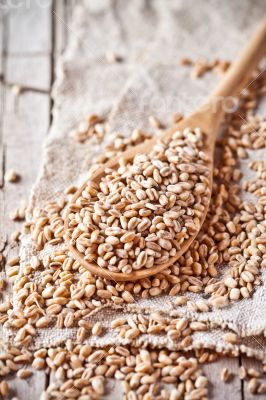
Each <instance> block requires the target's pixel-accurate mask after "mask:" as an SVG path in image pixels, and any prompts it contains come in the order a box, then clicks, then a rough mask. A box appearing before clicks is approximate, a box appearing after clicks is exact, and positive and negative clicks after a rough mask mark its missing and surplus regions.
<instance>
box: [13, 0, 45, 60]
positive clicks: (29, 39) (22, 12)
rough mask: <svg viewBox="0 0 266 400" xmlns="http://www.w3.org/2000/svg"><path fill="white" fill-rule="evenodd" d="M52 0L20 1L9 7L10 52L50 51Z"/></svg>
mask: <svg viewBox="0 0 266 400" xmlns="http://www.w3.org/2000/svg"><path fill="white" fill-rule="evenodd" d="M51 7H52V1H51V0H42V1H39V0H31V1H20V2H18V4H17V6H16V7H14V6H13V7H12V5H11V6H10V8H9V13H8V20H7V30H8V47H7V51H8V53H9V54H17V55H19V54H24V55H25V54H32V53H50V52H51V48H52V46H51V37H52V12H51Z"/></svg>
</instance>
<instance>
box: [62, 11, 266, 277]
mask: <svg viewBox="0 0 266 400" xmlns="http://www.w3.org/2000/svg"><path fill="white" fill-rule="evenodd" d="M265 53H266V18H265V19H264V20H263V22H262V24H261V25H260V26H259V28H258V29H257V31H256V32H255V34H254V36H253V37H252V38H251V40H250V41H249V43H248V44H247V46H246V47H245V48H244V50H243V51H242V52H241V53H240V55H239V57H238V58H237V60H236V61H235V62H234V63H233V64H232V66H231V67H230V68H229V70H228V71H227V73H226V75H225V77H224V78H223V80H222V81H221V82H220V83H219V85H218V86H217V88H216V89H215V90H214V91H213V93H212V94H211V95H210V97H209V98H208V99H207V101H206V102H205V103H204V104H203V105H201V106H200V107H199V108H198V109H197V110H196V111H194V112H193V113H192V114H191V115H190V116H188V117H187V118H185V119H184V120H182V121H181V122H179V123H178V124H176V125H174V126H173V127H172V128H170V129H169V130H167V131H165V132H164V133H163V134H162V135H161V138H163V139H169V138H171V136H172V135H173V133H174V132H176V131H177V130H183V129H185V128H186V127H189V128H190V129H192V130H193V129H195V128H200V129H201V131H202V132H204V133H205V134H206V135H207V137H208V140H207V141H206V143H205V148H204V149H203V150H204V151H205V152H206V153H207V154H208V155H209V157H210V160H211V162H210V164H209V168H210V176H212V170H213V151H214V145H215V140H216V133H217V130H218V126H219V124H220V123H221V121H222V118H223V116H224V113H225V111H224V109H225V108H226V106H228V99H229V100H232V98H229V96H234V95H236V94H239V93H240V91H241V90H242V89H244V85H245V84H246V83H247V81H248V79H249V78H250V74H251V72H252V71H253V70H254V68H255V67H256V66H257V64H258V62H259V61H260V60H261V58H262V56H263V55H265ZM157 140H158V138H153V139H151V140H147V141H145V142H144V143H142V144H140V145H138V146H136V147H133V148H130V149H129V150H127V151H125V152H124V153H122V154H121V155H119V156H117V157H115V158H113V159H112V160H110V161H108V162H107V163H106V164H104V165H103V166H102V167H99V168H98V170H97V171H96V172H95V173H93V174H92V176H91V177H90V179H89V181H90V182H95V183H98V182H99V181H100V179H101V178H102V177H103V176H104V175H105V170H106V168H113V169H115V168H117V167H118V164H119V159H121V158H123V159H125V160H129V161H131V160H132V159H133V158H134V157H135V156H136V155H137V154H142V153H149V152H150V151H151V150H152V148H153V146H154V144H155V142H156V141H157ZM86 185H87V182H85V183H84V184H83V186H82V187H81V188H80V189H79V190H78V191H77V192H76V193H75V195H74V196H73V199H72V203H75V201H76V200H77V199H78V197H79V196H80V195H81V193H82V191H83V190H84V189H85V187H86ZM211 186H212V182H211ZM210 197H211V191H210ZM209 201H210V198H209ZM207 211H208V207H206V210H205V212H204V213H203V216H202V219H201V225H202V224H203V222H204V220H205V218H206V214H207ZM67 221H68V217H66V228H67V227H68V225H67V224H68V222H67ZM197 234H198V232H197V233H196V234H195V235H193V236H190V237H189V239H187V240H186V241H185V242H184V243H183V244H182V247H181V249H180V250H179V251H178V252H177V254H176V255H175V256H174V257H171V258H170V259H169V260H168V261H167V262H166V263H164V264H161V265H155V266H153V267H152V268H147V269H146V268H143V269H140V270H137V271H133V272H131V273H128V274H125V273H123V272H111V271H109V270H108V269H107V268H102V267H99V266H98V265H97V264H96V263H95V264H93V263H90V262H88V261H86V260H84V258H83V254H82V253H80V252H79V251H78V250H77V249H76V248H75V247H74V246H72V245H70V246H69V249H70V252H71V253H72V254H73V256H74V258H75V259H76V260H78V261H79V262H80V263H81V264H82V265H83V266H84V267H86V268H87V269H88V270H89V271H90V272H92V273H93V274H94V275H98V276H101V277H102V278H106V279H108V280H114V281H134V280H137V279H142V278H146V277H148V276H151V275H155V274H156V273H158V272H160V271H162V270H164V269H165V268H167V267H169V266H170V265H172V264H173V263H174V262H175V261H176V260H178V258H180V256H181V255H182V254H183V253H184V252H185V251H186V250H187V249H188V248H189V246H190V245H191V243H192V242H193V240H194V239H195V237H196V236H197Z"/></svg>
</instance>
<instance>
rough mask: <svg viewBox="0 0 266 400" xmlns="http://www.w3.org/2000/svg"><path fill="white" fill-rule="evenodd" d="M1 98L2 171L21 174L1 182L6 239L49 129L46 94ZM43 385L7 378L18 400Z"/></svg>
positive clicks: (39, 378) (11, 250) (40, 380)
mask: <svg viewBox="0 0 266 400" xmlns="http://www.w3.org/2000/svg"><path fill="white" fill-rule="evenodd" d="M5 98H6V108H5V114H4V117H3V133H4V135H3V141H4V146H5V170H8V169H11V168H13V169H15V170H16V171H17V172H19V173H20V174H21V180H20V181H19V182H18V183H15V184H11V183H5V184H4V187H3V189H2V196H1V197H2V204H1V206H0V207H1V208H0V210H1V209H2V210H3V208H4V215H3V218H1V224H0V237H3V238H5V237H6V236H7V237H8V238H9V236H10V233H12V232H13V231H14V230H17V229H18V230H20V228H21V223H19V222H14V221H11V220H10V219H9V217H8V215H9V213H10V211H12V210H14V209H15V208H17V207H18V206H19V205H20V201H21V199H25V200H27V198H28V196H29V193H30V189H31V186H32V184H33V182H34V181H35V179H36V177H37V174H38V170H39V167H40V162H41V159H42V157H41V154H42V142H43V140H44V137H45V135H46V133H47V129H48V126H49V116H50V106H49V105H50V99H49V95H48V94H44V93H36V92H26V93H24V94H22V95H21V96H20V97H19V98H17V97H14V94H13V93H12V91H11V89H10V88H8V87H7V89H6V96H5ZM1 197H0V200H1ZM3 203H4V204H3ZM1 212H2V211H1ZM18 250H19V249H18V246H17V245H15V244H14V242H9V243H8V245H7V246H6V249H5V255H6V257H7V258H8V257H11V256H14V255H17V254H18ZM11 290H12V287H11V285H9V292H10V293H11ZM45 382H46V378H45V375H44V373H43V372H40V373H37V374H34V376H33V377H32V378H31V379H30V381H29V382H24V381H21V380H19V379H11V380H10V382H9V383H10V387H11V389H12V390H14V393H15V394H16V395H17V396H18V397H19V399H20V400H28V399H33V400H35V399H36V400H37V399H39V397H40V393H41V392H42V391H43V390H44V388H45Z"/></svg>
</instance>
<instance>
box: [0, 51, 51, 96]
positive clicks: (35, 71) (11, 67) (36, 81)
mask: <svg viewBox="0 0 266 400" xmlns="http://www.w3.org/2000/svg"><path fill="white" fill-rule="evenodd" d="M5 81H6V83H8V84H11V85H14V84H16V85H19V86H21V87H22V88H31V89H37V90H46V91H48V90H49V89H50V84H51V59H50V57H48V56H47V55H37V56H35V55H33V56H27V57H25V56H21V57H16V56H8V57H7V61H6V76H5Z"/></svg>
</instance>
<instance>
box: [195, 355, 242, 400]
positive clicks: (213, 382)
mask: <svg viewBox="0 0 266 400" xmlns="http://www.w3.org/2000/svg"><path fill="white" fill-rule="evenodd" d="M238 364H239V361H238V358H230V357H222V358H221V359H219V360H217V361H215V362H214V363H210V364H205V365H203V370H204V372H205V374H206V376H207V378H208V380H209V382H210V385H209V397H208V398H209V400H224V399H228V400H229V399H230V400H242V394H241V381H240V379H239V377H238V375H237V373H238ZM223 368H227V369H228V370H229V371H230V372H231V374H232V378H231V379H230V380H229V381H228V382H227V383H224V382H222V381H221V379H220V376H221V371H222V369H223Z"/></svg>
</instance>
